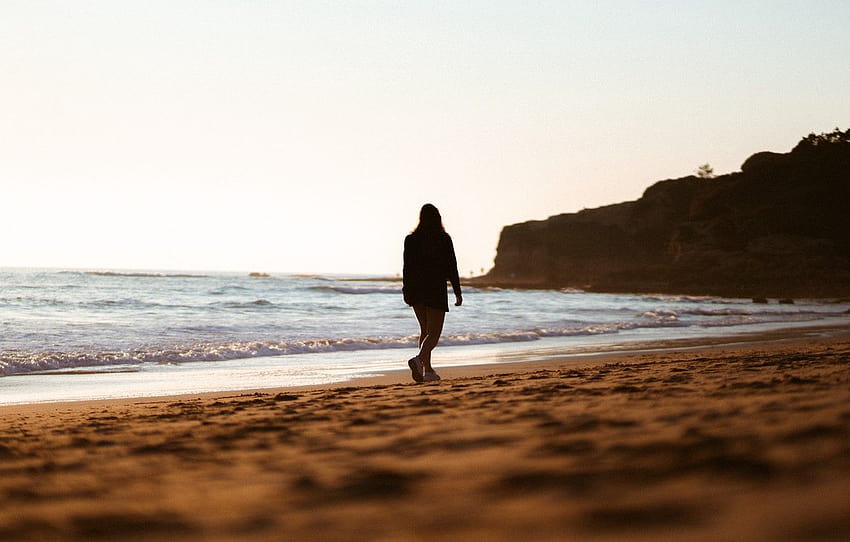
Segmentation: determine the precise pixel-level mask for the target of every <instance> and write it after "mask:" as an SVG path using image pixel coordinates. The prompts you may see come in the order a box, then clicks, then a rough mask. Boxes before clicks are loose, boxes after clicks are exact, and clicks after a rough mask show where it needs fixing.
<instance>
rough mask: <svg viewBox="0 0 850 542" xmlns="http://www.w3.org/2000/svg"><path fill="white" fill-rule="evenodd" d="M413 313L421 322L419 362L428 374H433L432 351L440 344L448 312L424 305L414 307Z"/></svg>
mask: <svg viewBox="0 0 850 542" xmlns="http://www.w3.org/2000/svg"><path fill="white" fill-rule="evenodd" d="M413 311H414V312H415V313H416V319H417V320H418V321H419V361H421V362H422V367H423V368H424V369H425V371H426V372H432V371H433V370H434V369H433V368H431V351H432V350H433V349H434V348H435V347H436V346H437V343H438V342H440V335H441V334H442V333H443V322H444V321H445V320H446V312H445V311H441V310H439V309H432V308H431V307H425V306H424V305H417V306H414V307H413Z"/></svg>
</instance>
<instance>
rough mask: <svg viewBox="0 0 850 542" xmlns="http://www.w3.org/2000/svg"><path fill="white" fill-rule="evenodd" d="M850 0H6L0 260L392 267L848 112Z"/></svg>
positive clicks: (469, 249)
mask: <svg viewBox="0 0 850 542" xmlns="http://www.w3.org/2000/svg"><path fill="white" fill-rule="evenodd" d="M848 28H850V2H847V1H846V0H837V1H828V0H817V1H814V2H813V1H811V0H809V1H797V2H788V1H780V0H764V1H746V0H744V1H741V0H735V1H725V0H724V1H720V0H711V1H709V0H706V1H703V2H688V1H683V0H679V1H672V0H671V1H637V0H635V1H630V2H626V1H622V2H618V1H608V2H590V1H586V2H578V1H553V2H534V1H528V0H525V1H515V2H501V1H494V0H486V1H471V2H464V1H461V0H455V1H448V2H433V1H427V0H423V1H417V2H412V1H411V2H407V1H386V2H365V1H364V2H320V1H303V2H297V1H284V0H280V1H254V0H250V1H249V0H244V1H236V0H231V1H219V0H208V1H180V0H167V1H136V2H129V1H122V0H104V1H71V2H69V1H37V0H22V1H17V0H0V69H2V75H0V77H2V79H0V189H2V213H0V228H2V251H0V267H9V266H20V267H61V268H97V269H101V268H113V269H163V270H167V269H173V270H239V271H268V272H335V273H366V274H369V273H376V274H387V275H392V274H395V273H398V272H400V271H401V249H402V241H403V237H404V235H405V234H406V233H407V232H408V231H409V230H411V229H412V228H413V227H414V226H415V225H416V220H417V214H418V211H419V207H420V206H421V205H422V204H423V203H425V202H432V203H434V204H435V205H437V206H438V207H439V208H440V210H441V212H442V214H443V219H444V223H445V225H446V228H447V230H448V231H449V233H451V234H452V237H453V238H454V241H455V248H456V251H457V253H458V260H459V267H460V272H461V274H462V275H468V274H469V273H470V272H471V271H474V272H475V273H478V272H480V270H481V268H485V269H489V268H490V267H491V266H492V263H493V258H494V256H495V249H496V243H497V241H498V236H499V232H500V230H501V228H502V227H503V226H505V225H508V224H512V223H516V222H522V221H525V220H531V219H544V218H546V217H548V216H551V215H555V214H559V213H563V212H573V211H577V210H580V209H582V208H589V207H597V206H600V205H606V204H610V203H618V202H621V201H626V200H633V199H636V198H638V197H639V196H640V195H641V193H642V192H643V190H644V189H645V188H647V187H648V186H649V185H650V184H652V183H653V182H655V181H658V180H661V179H667V178H675V177H681V176H685V175H688V174H691V173H693V172H694V171H695V170H696V168H697V167H698V166H699V165H700V164H703V163H705V162H708V163H710V164H711V165H712V166H713V167H714V169H715V171H716V172H717V173H726V172H730V171H736V170H738V169H739V168H740V164H741V163H742V162H743V161H744V159H746V158H747V157H748V156H749V155H751V154H753V153H755V152H757V151H761V150H772V151H777V152H786V151H788V150H790V149H791V147H793V146H794V144H795V143H796V142H797V141H798V140H799V139H800V138H801V137H803V136H804V135H806V134H808V133H810V132H824V131H831V130H832V129H833V128H835V127H837V126H840V127H842V128H843V129H846V128H848V127H850V98H848V96H850V62H848V58H850V32H848V31H847V29H848Z"/></svg>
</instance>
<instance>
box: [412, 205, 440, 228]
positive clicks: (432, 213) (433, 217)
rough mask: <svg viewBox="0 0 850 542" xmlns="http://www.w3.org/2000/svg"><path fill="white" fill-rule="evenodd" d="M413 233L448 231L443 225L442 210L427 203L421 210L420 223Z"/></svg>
mask: <svg viewBox="0 0 850 542" xmlns="http://www.w3.org/2000/svg"><path fill="white" fill-rule="evenodd" d="M413 233H424V234H429V233H446V229H445V228H444V227H443V218H442V217H441V216H440V211H439V210H437V208H436V207H435V206H434V205H432V204H430V203H426V204H425V205H423V206H422V209H420V210H419V224H418V225H417V226H416V229H415V230H413Z"/></svg>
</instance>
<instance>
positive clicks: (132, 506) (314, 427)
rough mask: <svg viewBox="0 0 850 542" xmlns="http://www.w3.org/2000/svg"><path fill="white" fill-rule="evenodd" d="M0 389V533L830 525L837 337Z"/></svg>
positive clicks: (447, 535)
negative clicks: (293, 376) (431, 366)
mask: <svg viewBox="0 0 850 542" xmlns="http://www.w3.org/2000/svg"><path fill="white" fill-rule="evenodd" d="M445 376H451V377H452V378H450V379H446V380H443V381H442V382H439V383H433V384H419V385H417V384H413V383H407V381H406V378H407V376H406V375H405V374H404V373H399V374H396V375H391V376H390V377H389V379H390V381H392V380H394V381H395V382H394V383H392V382H388V381H386V380H385V382H384V383H383V384H375V383H361V384H358V385H354V386H341V387H330V388H325V389H313V390H278V391H265V392H260V393H256V394H243V395H235V394H230V395H219V396H203V397H194V398H193V397H181V398H164V399H156V400H151V399H134V400H122V401H106V402H90V403H66V404H58V405H30V406H16V407H4V408H0V472H2V476H0V499H1V500H0V502H2V507H0V540H188V541H192V540H211V541H218V540H248V541H254V540H488V541H489V540H505V541H507V540H511V541H514V540H647V541H649V540H652V541H656V540H671V541H672V540H676V541H680V540H705V541H709V540H710V541H716V540H747V541H750V540H752V541H758V540H770V541H773V540H801V541H809V540H845V541H846V540H850V338H848V336H847V335H846V334H839V335H837V336H836V335H834V336H832V337H831V338H829V337H813V336H809V337H806V338H802V339H800V340H797V341H786V342H781V343H765V344H755V345H753V344H751V345H737V346H728V347H714V348H710V349H699V350H679V351H667V352H650V353H639V354H620V355H614V354H612V355H606V356H604V357H602V358H597V359H587V360H583V361H579V362H577V361H576V360H554V361H550V362H547V363H545V364H537V365H514V366H510V367H502V366H487V367H481V366H479V367H470V368H466V369H464V370H457V369H456V370H452V371H446V374H445Z"/></svg>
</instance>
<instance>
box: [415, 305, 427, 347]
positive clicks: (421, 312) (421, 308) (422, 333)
mask: <svg viewBox="0 0 850 542" xmlns="http://www.w3.org/2000/svg"><path fill="white" fill-rule="evenodd" d="M413 312H414V314H416V321H417V322H419V348H420V349H421V348H422V343H424V342H425V337H427V336H428V309H427V308H426V307H425V305H414V306H413Z"/></svg>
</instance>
